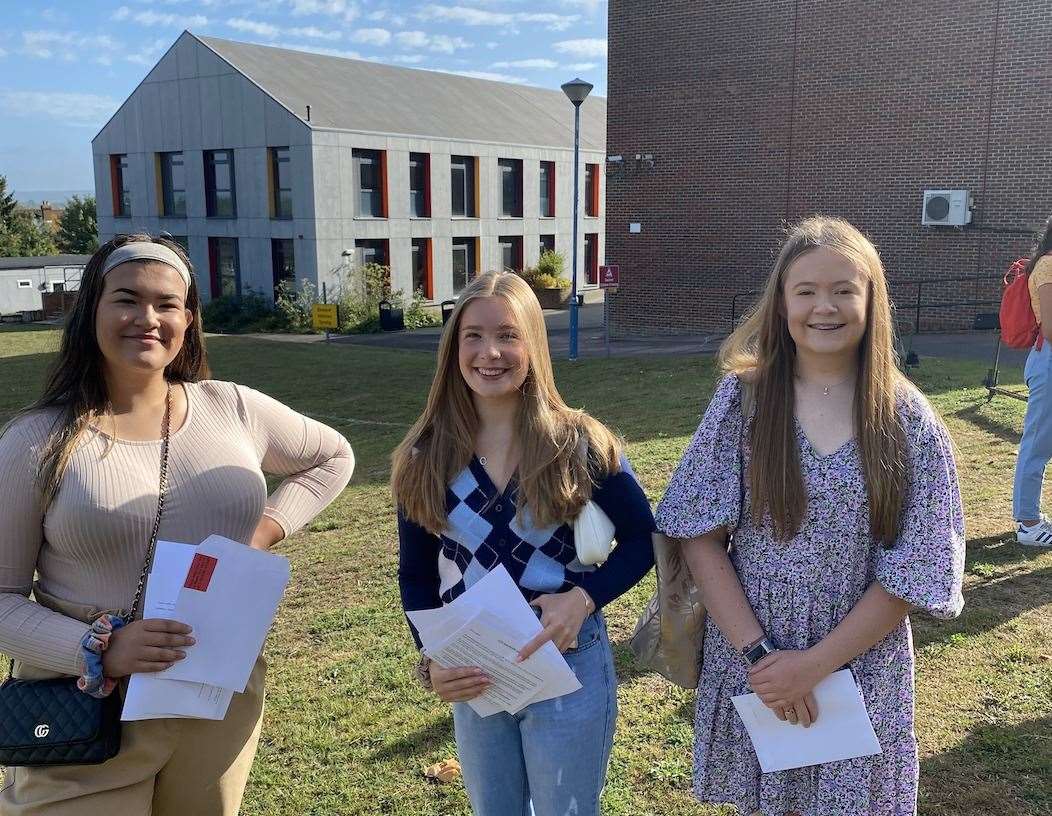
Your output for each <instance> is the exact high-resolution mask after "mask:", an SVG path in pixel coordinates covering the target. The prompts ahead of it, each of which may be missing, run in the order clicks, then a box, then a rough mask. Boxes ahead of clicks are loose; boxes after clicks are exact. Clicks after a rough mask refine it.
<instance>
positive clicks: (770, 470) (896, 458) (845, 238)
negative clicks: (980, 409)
mask: <svg viewBox="0 0 1052 816" xmlns="http://www.w3.org/2000/svg"><path fill="white" fill-rule="evenodd" d="M820 247H824V248H826V249H830V250H832V251H834V252H837V253H839V254H840V255H842V256H844V257H845V258H847V259H848V260H849V261H851V262H852V263H853V264H854V265H855V267H856V268H857V269H858V271H859V272H860V273H861V275H862V276H863V278H864V279H865V280H866V282H867V288H868V299H867V301H868V302H867V306H866V329H865V332H864V334H863V335H862V341H861V343H860V344H859V347H858V376H857V379H856V382H855V399H854V406H855V408H854V414H855V417H854V419H855V433H856V439H857V440H858V448H859V452H860V454H861V458H862V470H863V472H864V475H865V481H866V492H867V495H868V497H869V525H870V530H871V533H872V535H873V536H874V538H876V539H877V540H879V541H881V542H882V543H884V544H885V545H890V544H891V543H892V542H894V540H895V538H896V536H897V535H898V529H899V523H900V517H901V515H902V508H903V504H904V497H905V493H906V479H907V468H906V441H905V433H904V431H903V429H902V426H901V422H900V420H899V416H898V411H897V409H896V399H897V396H898V394H899V393H900V390H901V389H902V388H903V387H904V386H905V387H909V388H911V389H912V388H913V387H912V385H909V384H908V381H907V380H906V378H905V377H903V375H902V374H901V372H900V371H899V369H898V367H897V358H896V354H895V324H894V322H893V320H892V314H891V301H890V298H889V296H888V282H887V277H886V275H885V273H884V265H883V264H882V263H881V260H880V256H879V255H878V254H877V250H876V247H874V246H873V244H872V243H871V242H870V241H869V239H868V238H866V236H864V235H863V234H862V233H861V232H859V231H858V230H857V229H856V228H855V227H853V226H852V225H851V224H849V223H848V222H847V221H843V220H841V219H838V218H827V217H824V216H813V217H811V218H807V219H805V220H804V221H801V222H800V223H799V224H797V225H796V226H795V227H793V228H791V229H790V230H789V233H788V237H787V238H786V241H785V244H784V245H783V246H782V249H781V252H780V253H779V255H778V259H777V260H776V261H775V264H774V269H773V270H772V271H771V275H770V277H769V278H768V279H767V284H766V286H765V288H764V291H763V294H762V296H761V297H760V300H759V302H758V303H757V304H756V306H755V307H754V308H753V309H752V311H751V312H750V313H749V315H748V316H747V317H746V319H745V320H744V321H743V322H742V323H741V325H739V326H738V328H737V329H736V330H735V331H734V332H733V333H732V334H731V336H730V337H728V338H727V340H726V341H725V342H724V344H723V346H722V347H721V349H720V354H719V360H720V364H721V366H722V368H723V369H724V371H726V372H728V373H734V374H737V375H739V376H740V377H741V378H743V379H744V380H745V381H746V382H749V383H751V387H752V388H753V394H754V400H753V401H754V404H755V406H756V407H755V414H754V420H753V424H752V430H751V432H750V443H751V449H752V467H751V469H750V474H749V484H750V488H751V496H752V497H753V501H752V515H753V521H754V522H755V523H757V524H760V523H762V521H763V518H764V514H765V512H769V513H770V516H771V520H772V522H773V525H774V530H775V532H776V534H777V535H778V537H779V538H781V539H782V540H788V539H790V538H792V537H793V536H794V535H795V534H796V533H797V532H798V531H799V529H800V525H801V524H802V523H803V520H804V516H805V514H806V512H807V490H806V488H805V486H804V482H803V476H802V475H801V472H800V456H799V450H798V447H797V441H796V428H795V425H794V413H795V412H794V404H795V398H794V387H793V378H794V374H795V370H796V344H795V343H794V342H793V339H792V337H791V336H790V334H789V326H788V323H787V322H786V318H785V313H784V308H783V304H784V291H783V290H784V283H785V273H786V270H788V268H789V267H790V266H791V265H792V264H793V262H794V261H796V260H797V259H798V258H800V257H801V256H803V255H805V254H806V253H808V252H810V251H812V250H814V249H818V248H820Z"/></svg>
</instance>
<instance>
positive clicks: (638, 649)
mask: <svg viewBox="0 0 1052 816" xmlns="http://www.w3.org/2000/svg"><path fill="white" fill-rule="evenodd" d="M753 399H754V391H753V387H752V386H751V385H750V384H748V383H746V382H744V381H742V382H741V414H742V431H741V435H740V437H739V440H738V470H739V482H738V488H739V499H738V506H739V513H740V512H741V509H740V508H741V506H742V505H743V504H744V502H745V486H744V479H745V473H744V465H745V462H744V460H745V456H744V453H743V448H744V445H745V431H746V426H747V424H748V418H749V415H750V414H751V413H752V403H753ZM653 542H654V570H655V572H656V573H657V591H656V592H655V593H654V594H653V596H651V598H650V601H649V602H648V603H647V605H646V608H645V609H644V610H643V613H642V614H641V615H640V616H639V620H638V621H636V628H635V631H634V632H633V633H632V640H631V642H630V643H629V648H630V649H631V650H632V654H633V655H635V658H636V660H637V661H638V662H639V664H640V665H642V666H643V667H645V668H647V669H650V670H651V671H655V672H657V673H658V674H660V675H662V676H663V677H664V678H665V679H667V680H668V681H669V682H671V683H674V684H675V685H677V686H682V687H683V688H685V689H696V688H697V687H698V679H699V677H700V674H701V657H702V650H703V648H704V645H705V606H704V604H702V602H701V592H699V591H698V588H697V586H695V584H694V579H693V577H691V574H690V569H689V568H688V567H687V562H686V559H684V557H683V552H682V548H681V546H680V542H679V541H678V540H675V539H670V538H669V537H668V536H666V535H664V534H663V533H654V535H653Z"/></svg>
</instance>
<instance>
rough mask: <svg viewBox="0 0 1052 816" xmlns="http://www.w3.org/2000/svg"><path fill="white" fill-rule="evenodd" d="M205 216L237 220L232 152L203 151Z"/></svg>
mask: <svg viewBox="0 0 1052 816" xmlns="http://www.w3.org/2000/svg"><path fill="white" fill-rule="evenodd" d="M205 215H207V216H208V217H209V218H237V196H236V195H235V193H234V151H233V150H206V151H205Z"/></svg>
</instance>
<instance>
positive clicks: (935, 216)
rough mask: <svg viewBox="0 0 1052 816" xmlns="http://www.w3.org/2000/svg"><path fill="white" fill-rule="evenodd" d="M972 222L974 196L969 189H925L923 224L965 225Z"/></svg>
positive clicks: (922, 212)
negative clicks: (969, 192)
mask: <svg viewBox="0 0 1052 816" xmlns="http://www.w3.org/2000/svg"><path fill="white" fill-rule="evenodd" d="M970 223H972V197H971V196H970V195H968V191H967V190H925V191H924V209H923V210H921V224H923V225H924V226H926V227H963V226H964V225H965V224H970Z"/></svg>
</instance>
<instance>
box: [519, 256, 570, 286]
mask: <svg viewBox="0 0 1052 816" xmlns="http://www.w3.org/2000/svg"><path fill="white" fill-rule="evenodd" d="M519 275H521V276H522V278H523V279H524V280H525V281H526V283H528V284H529V285H530V286H531V287H533V288H534V289H568V288H569V287H570V281H569V279H567V278H565V277H563V256H562V255H560V254H559V253H558V252H542V253H541V258H540V260H539V261H537V265H536V266H534V267H531V268H527V269H523V270H522V271H521V272H520V273H519Z"/></svg>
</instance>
